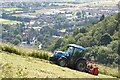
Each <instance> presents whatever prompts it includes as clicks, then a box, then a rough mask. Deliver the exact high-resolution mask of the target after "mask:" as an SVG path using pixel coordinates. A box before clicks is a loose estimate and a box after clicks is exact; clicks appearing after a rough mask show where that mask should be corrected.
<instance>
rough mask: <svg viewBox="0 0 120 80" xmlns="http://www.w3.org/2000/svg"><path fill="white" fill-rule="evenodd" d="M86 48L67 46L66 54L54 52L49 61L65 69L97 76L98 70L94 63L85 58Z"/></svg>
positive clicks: (74, 45)
mask: <svg viewBox="0 0 120 80" xmlns="http://www.w3.org/2000/svg"><path fill="white" fill-rule="evenodd" d="M85 50H86V48H84V47H82V46H79V45H76V44H69V46H68V50H67V52H62V51H56V52H55V53H54V54H53V55H51V57H50V61H52V62H54V63H56V64H58V65H60V66H62V67H65V66H68V67H72V68H75V69H77V70H79V71H84V72H89V73H92V74H95V75H98V68H97V67H93V66H96V65H95V63H94V62H90V61H88V60H87V59H86V58H85Z"/></svg>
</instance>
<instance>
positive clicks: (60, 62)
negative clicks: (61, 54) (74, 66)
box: [58, 59, 67, 67]
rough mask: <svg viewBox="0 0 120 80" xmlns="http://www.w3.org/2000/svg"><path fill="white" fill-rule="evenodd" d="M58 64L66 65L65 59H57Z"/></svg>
mask: <svg viewBox="0 0 120 80" xmlns="http://www.w3.org/2000/svg"><path fill="white" fill-rule="evenodd" d="M58 65H60V66H62V67H65V66H66V65H67V61H66V59H60V60H58Z"/></svg>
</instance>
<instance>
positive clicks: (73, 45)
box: [69, 44, 86, 50]
mask: <svg viewBox="0 0 120 80" xmlns="http://www.w3.org/2000/svg"><path fill="white" fill-rule="evenodd" d="M69 46H71V47H75V48H79V49H81V50H86V48H84V47H82V46H79V45H76V44H69Z"/></svg>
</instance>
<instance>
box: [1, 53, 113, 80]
mask: <svg viewBox="0 0 120 80" xmlns="http://www.w3.org/2000/svg"><path fill="white" fill-rule="evenodd" d="M0 58H2V60H1V61H0V66H1V67H2V73H1V71H0V77H2V78H4V77H14V78H15V77H16V78H18V77H29V78H35V77H37V78H38V77H39V78H113V77H112V76H107V75H102V74H99V75H98V76H94V75H91V74H88V73H84V72H79V71H76V70H71V69H69V68H66V67H60V66H57V65H54V64H50V63H49V61H46V60H42V59H38V58H32V57H23V56H19V55H16V54H12V53H6V52H3V51H0Z"/></svg>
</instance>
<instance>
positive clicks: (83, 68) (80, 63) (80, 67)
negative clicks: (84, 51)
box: [76, 60, 87, 71]
mask: <svg viewBox="0 0 120 80" xmlns="http://www.w3.org/2000/svg"><path fill="white" fill-rule="evenodd" d="M86 68H87V64H86V61H85V60H80V61H78V62H77V64H76V69H77V70H79V71H86Z"/></svg>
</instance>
